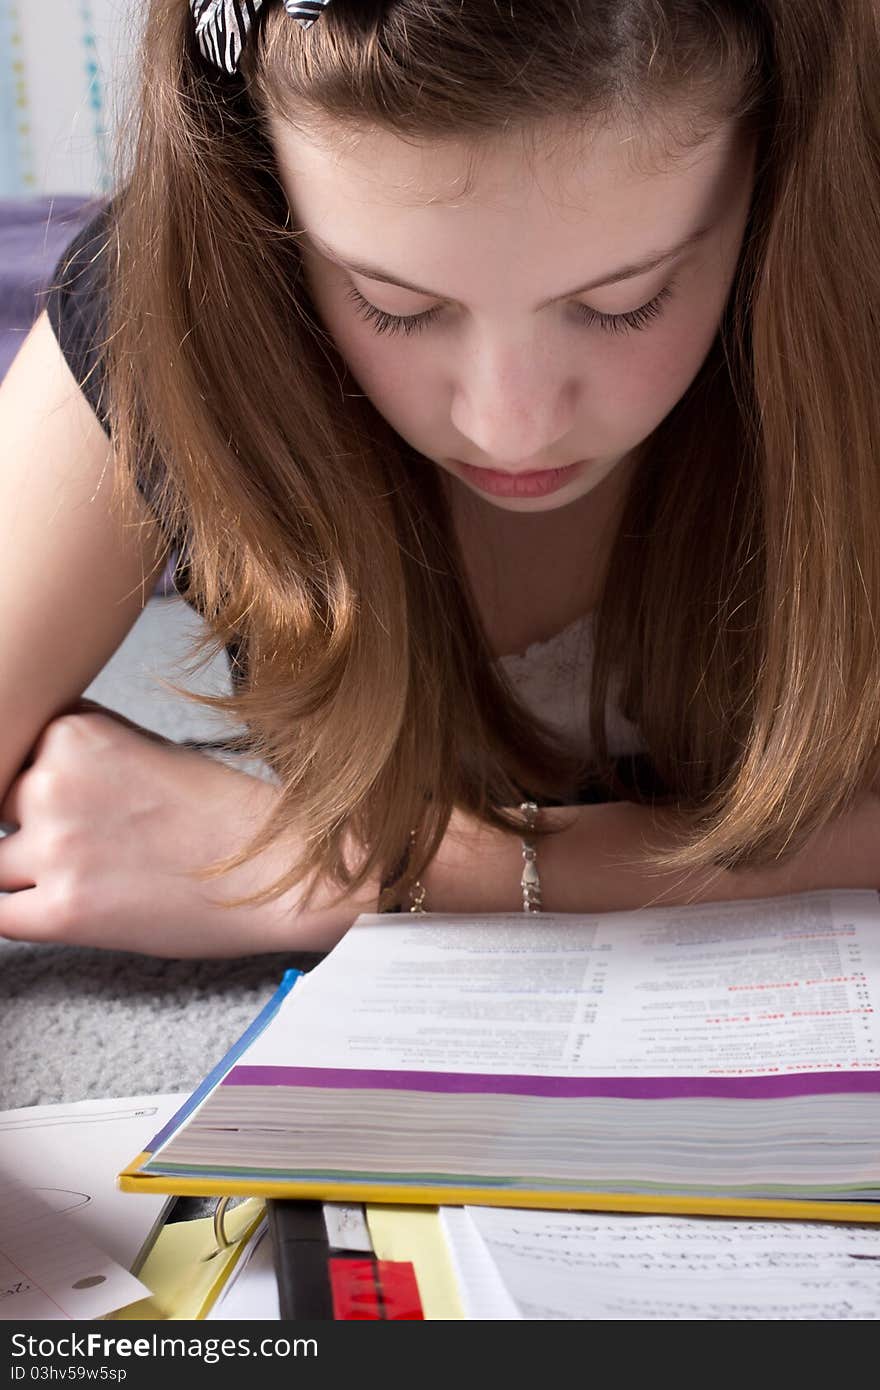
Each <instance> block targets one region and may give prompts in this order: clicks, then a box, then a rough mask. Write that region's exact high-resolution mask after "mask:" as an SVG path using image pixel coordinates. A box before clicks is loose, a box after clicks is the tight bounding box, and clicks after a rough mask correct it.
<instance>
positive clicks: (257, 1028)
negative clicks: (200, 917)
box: [146, 970, 303, 1154]
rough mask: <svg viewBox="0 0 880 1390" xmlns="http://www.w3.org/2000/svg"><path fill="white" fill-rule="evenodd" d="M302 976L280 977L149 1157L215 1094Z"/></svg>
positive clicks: (154, 1144)
mask: <svg viewBox="0 0 880 1390" xmlns="http://www.w3.org/2000/svg"><path fill="white" fill-rule="evenodd" d="M302 974H303V972H302V971H301V970H285V972H284V974H283V975H282V977H281V983H280V985H279V986H278V988H277V989H276V991H275V993H274V994H273V995H272V997H271V999H270V1000H269V1001H268V1003H267V1004H265V1005H264V1006H263V1008H262V1009H261V1010H260V1012H259V1013H258V1014H257V1016H256V1018H255V1019H254V1020H253V1022H252V1023H249V1024H248V1026H247V1028H246V1029H245V1031H244V1032H243V1033H242V1035H241V1037H240V1038H239V1039H238V1042H235V1043H233V1044H232V1046H231V1047H230V1049H229V1051H228V1052H227V1053H226V1054H225V1056H223V1057H221V1059H220V1061H219V1062H218V1063H217V1065H216V1066H215V1067H214V1068H213V1070H211V1071H209V1072H208V1075H207V1076H206V1077H205V1078H204V1080H203V1081H201V1082H200V1083H199V1085H198V1086H197V1087H196V1089H195V1090H194V1091H193V1093H192V1095H191V1096H190V1097H189V1098H188V1099H187V1100H185V1101H184V1102H183V1105H182V1106H181V1107H180V1109H179V1110H178V1111H177V1113H176V1114H175V1115H172V1117H171V1119H170V1120H169V1121H168V1123H167V1124H166V1125H165V1127H164V1128H163V1129H160V1130H159V1133H158V1134H157V1135H156V1136H155V1137H154V1138H153V1139H151V1140H150V1142H149V1144H148V1145H147V1148H146V1152H147V1153H151V1154H153V1153H155V1152H156V1149H157V1148H158V1147H159V1145H160V1144H164V1143H165V1140H166V1139H168V1138H170V1136H171V1135H172V1134H173V1133H174V1131H175V1130H176V1129H177V1127H178V1125H180V1124H182V1123H183V1121H184V1120H185V1119H186V1118H187V1116H188V1115H190V1114H192V1112H193V1110H195V1108H196V1106H197V1105H199V1104H200V1103H201V1102H202V1100H204V1098H205V1096H206V1095H207V1094H208V1092H209V1091H211V1090H213V1088H214V1087H215V1086H216V1085H218V1084H219V1083H220V1082H221V1081H222V1080H223V1077H224V1076H225V1075H226V1073H227V1072H228V1071H230V1070H231V1069H232V1067H233V1066H234V1065H235V1063H236V1062H237V1061H238V1059H239V1057H240V1056H241V1054H242V1053H243V1052H244V1050H245V1048H246V1047H248V1046H249V1045H250V1043H251V1042H252V1041H253V1039H254V1038H255V1037H257V1035H258V1034H259V1033H262V1031H263V1029H264V1028H265V1027H266V1024H267V1023H269V1021H270V1020H271V1019H272V1018H273V1017H274V1016H275V1014H277V1012H278V1010H279V1009H280V1007H281V1005H282V1003H283V1001H284V1000H285V999H286V998H287V996H288V994H289V993H290V991H291V990H292V989H293V987H294V985H295V984H296V982H297V980H299V979H301V978H302Z"/></svg>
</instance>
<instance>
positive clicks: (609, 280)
mask: <svg viewBox="0 0 880 1390" xmlns="http://www.w3.org/2000/svg"><path fill="white" fill-rule="evenodd" d="M713 225H714V224H709V225H708V226H705V227H700V228H698V229H697V231H695V232H693V233H692V235H691V236H689V237H686V238H685V240H684V241H680V242H679V243H678V245H677V246H672V247H670V248H669V250H667V251H657V252H655V253H654V254H653V255H651V256H648V257H647V259H646V260H644V261H638V262H636V263H634V264H630V265H624V266H620V267H619V269H617V270H612V271H611V272H610V273H609V274H608V275H600V276H599V278H598V280H590V281H589V282H588V283H587V284H586V285H578V286H576V288H575V289H573V290H566V292H565V293H564V294H559V295H553V296H552V297H551V298H550V299H545V300H543V301H542V302H541V303H540V304H539V305H538V306H537V307H538V309H546V308H547V307H548V305H550V304H556V303H557V302H558V301H559V300H560V299H570V298H571V296H572V295H575V294H585V293H586V292H587V291H588V290H598V289H602V288H604V286H605V285H617V284H619V283H620V282H621V281H622V280H634V279H635V278H636V276H638V275H646V274H647V273H648V271H649V270H656V268H657V267H658V266H661V265H664V264H665V263H666V262H667V261H671V260H672V259H673V258H674V257H675V256H680V255H681V254H682V253H683V252H684V251H689V250H690V249H691V248H692V247H693V246H696V244H697V243H698V242H700V241H702V240H703V238H704V237H705V236H708V234H709V232H711V231H712V226H713ZM299 235H300V237H301V238H302V239H303V240H304V241H308V242H311V243H312V244H313V245H314V247H315V248H316V250H318V251H319V252H320V253H321V254H322V255H323V256H325V257H326V258H327V260H328V261H332V262H333V264H334V265H338V266H341V267H342V269H343V270H350V271H352V272H353V273H354V274H355V275H363V276H365V277H366V279H367V280H380V281H381V282H382V284H384V285H396V286H397V287H398V288H399V289H402V290H412V291H413V293H414V294H424V295H427V296H428V298H429V299H448V298H449V296H448V295H445V294H441V293H440V291H439V290H428V289H425V287H424V286H423V285H413V284H412V283H411V282H410V281H409V280H401V279H400V277H399V276H397V275H392V274H391V272H390V271H387V270H383V269H382V268H381V267H380V266H377V265H370V264H369V263H368V262H367V261H352V260H348V259H346V258H345V257H344V256H342V255H340V253H339V252H338V251H334V250H333V248H332V246H328V245H327V243H326V241H324V240H323V239H322V238H321V237H319V236H318V234H317V233H316V232H310V231H308V230H307V229H306V228H302V229H301V231H300V233H299Z"/></svg>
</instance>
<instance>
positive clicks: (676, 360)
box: [590, 290, 723, 438]
mask: <svg viewBox="0 0 880 1390" xmlns="http://www.w3.org/2000/svg"><path fill="white" fill-rule="evenodd" d="M722 308H723V295H722V294H721V293H720V292H718V291H717V290H716V293H715V295H714V297H710V296H709V295H708V294H707V295H705V296H704V297H695V298H694V299H692V300H690V302H689V305H688V306H687V307H684V306H680V307H679V308H678V310H677V312H675V313H671V314H670V316H669V318H668V319H667V320H666V321H665V322H664V323H661V324H658V325H657V326H656V329H654V330H651V329H648V330H647V332H645V333H636V334H634V335H633V338H632V339H630V340H629V342H628V345H627V346H622V347H620V348H618V349H617V350H615V351H613V352H609V353H608V355H607V357H605V358H604V360H603V359H602V358H600V359H599V365H598V366H597V368H596V376H595V377H594V379H593V381H592V383H591V385H590V396H591V398H592V399H594V400H595V401H596V402H601V404H600V406H599V409H600V411H601V412H602V413H603V414H604V413H605V411H606V410H607V412H608V416H607V419H608V423H609V425H610V426H611V427H612V428H614V427H615V426H619V427H623V428H625V429H626V431H627V433H628V435H631V436H632V437H633V438H635V437H637V436H638V437H643V436H644V435H645V434H647V433H649V432H650V430H651V429H653V428H654V427H655V426H656V425H658V424H659V423H660V421H661V420H662V419H664V417H665V416H666V415H668V414H669V412H670V410H671V409H672V408H673V406H674V405H676V403H677V402H678V401H679V400H681V397H682V396H683V395H684V393H685V392H686V391H687V389H688V387H689V386H690V384H691V382H692V381H693V380H694V378H695V376H696V375H697V373H698V372H699V370H700V367H701V366H702V364H703V362H704V361H705V359H706V356H707V354H708V352H709V349H710V348H711V346H712V343H713V342H714V340H715V335H716V333H717V331H718V323H719V320H720V315H721V310H722Z"/></svg>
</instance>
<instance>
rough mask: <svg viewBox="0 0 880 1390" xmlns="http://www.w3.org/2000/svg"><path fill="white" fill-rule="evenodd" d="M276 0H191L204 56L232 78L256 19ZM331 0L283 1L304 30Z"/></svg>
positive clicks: (197, 34) (198, 41) (309, 26)
mask: <svg viewBox="0 0 880 1390" xmlns="http://www.w3.org/2000/svg"><path fill="white" fill-rule="evenodd" d="M271 2H272V0H189V7H190V10H191V12H192V17H193V19H194V21H195V29H196V42H197V43H198V46H199V52H200V53H201V55H202V57H203V58H204V59H205V60H206V61H207V62H209V63H210V64H211V65H212V66H213V67H215V68H219V69H220V71H221V72H226V73H228V74H229V75H230V77H232V76H234V75H235V73H237V72H238V65H239V62H240V60H241V51H242V49H243V48H244V45H245V43H246V42H247V37H248V34H249V33H250V32H251V29H252V27H253V24H254V21H255V19H256V18H257V15H258V14H259V13H260V10H261V9H262V8H263V6H264V5H266V4H270V3H271ZM329 3H330V0H283V4H284V8H285V10H286V11H287V13H288V14H289V15H290V17H291V19H295V20H296V22H297V24H299V25H301V26H302V28H303V29H310V28H311V27H312V25H313V24H314V23H315V21H316V20H318V19H320V17H321V15H322V14H323V13H324V10H325V8H326V7H327V5H328V4H329Z"/></svg>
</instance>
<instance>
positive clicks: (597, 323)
mask: <svg viewBox="0 0 880 1390" xmlns="http://www.w3.org/2000/svg"><path fill="white" fill-rule="evenodd" d="M675 283H676V282H675V280H670V282H669V284H668V285H666V286H665V287H664V288H663V289H662V290H661V291H660V293H659V294H657V295H655V296H654V298H653V299H649V300H648V302H647V304H642V305H641V306H640V307H639V308H638V309H630V310H629V312H628V313H625V314H602V313H600V312H599V310H598V309H591V308H590V307H589V305H587V304H575V305H574V306H573V307H574V309H575V311H576V312H577V313H578V314H579V315H580V317H581V318H582V319H583V320H584V321H585V323H586V324H587V326H588V327H589V328H599V329H601V330H602V331H603V332H605V333H631V332H633V331H636V330H639V329H643V328H647V327H648V325H649V324H650V323H652V322H653V321H654V320H655V319H658V318H659V317H660V315H661V314H662V313H663V307H664V305H665V304H666V302H667V301H668V300H669V299H670V298H671V297H672V293H673V290H674V288H675ZM346 297H347V298H348V299H350V300H351V302H352V303H353V304H354V306H355V308H356V309H357V311H358V313H359V314H360V316H361V318H363V319H366V321H367V322H368V323H369V324H371V325H372V327H373V330H374V332H376V333H406V334H410V333H418V332H421V331H422V329H425V328H427V327H428V325H429V324H431V323H433V322H434V321H435V320H436V319H438V318H439V317H440V315H441V314H442V313H443V306H442V305H438V306H437V307H436V308H435V309H427V310H425V312H424V313H421V314H406V315H403V314H388V313H386V312H385V310H384V309H377V307H376V305H375V304H371V303H370V301H369V300H368V299H365V298H364V296H363V295H362V294H361V292H360V290H358V289H356V288H355V286H354V285H349V286H348V288H347V289H346Z"/></svg>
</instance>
